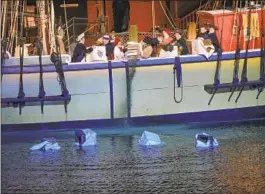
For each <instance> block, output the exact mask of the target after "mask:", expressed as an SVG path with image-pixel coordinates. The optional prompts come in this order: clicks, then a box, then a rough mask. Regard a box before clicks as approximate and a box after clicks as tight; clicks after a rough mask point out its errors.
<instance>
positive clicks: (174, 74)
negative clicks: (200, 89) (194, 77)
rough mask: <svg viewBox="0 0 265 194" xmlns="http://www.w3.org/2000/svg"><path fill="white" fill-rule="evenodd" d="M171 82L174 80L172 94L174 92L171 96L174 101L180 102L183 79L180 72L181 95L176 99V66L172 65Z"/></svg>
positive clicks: (182, 91) (182, 93) (182, 92)
mask: <svg viewBox="0 0 265 194" xmlns="http://www.w3.org/2000/svg"><path fill="white" fill-rule="evenodd" d="M173 82H174V84H173V90H174V91H173V94H174V96H173V98H174V101H175V102H176V103H181V102H182V100H183V95H184V85H183V81H182V72H180V83H181V85H180V88H181V91H180V92H181V96H180V99H179V100H177V99H176V66H174V70H173Z"/></svg>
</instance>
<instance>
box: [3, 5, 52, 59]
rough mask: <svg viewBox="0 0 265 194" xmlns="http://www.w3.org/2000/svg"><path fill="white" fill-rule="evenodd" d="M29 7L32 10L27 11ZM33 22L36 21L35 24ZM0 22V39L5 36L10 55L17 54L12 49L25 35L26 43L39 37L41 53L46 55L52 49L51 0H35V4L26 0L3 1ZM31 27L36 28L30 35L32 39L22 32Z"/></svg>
mask: <svg viewBox="0 0 265 194" xmlns="http://www.w3.org/2000/svg"><path fill="white" fill-rule="evenodd" d="M30 7H33V11H28V8H30ZM30 9H31V8H30ZM34 10H36V11H37V14H35V11H34ZM29 18H31V20H29ZM35 22H36V23H37V24H36V25H35ZM29 23H30V24H31V25H33V26H31V25H30V24H29ZM1 24H2V25H1V32H2V34H1V39H5V38H6V39H7V40H8V43H7V51H8V52H10V54H11V55H12V56H14V55H16V56H18V53H16V50H14V49H15V48H16V47H17V46H18V39H19V38H22V37H25V36H27V42H26V43H30V44H33V43H34V41H35V39H36V38H37V37H38V36H39V37H41V40H42V42H43V55H48V54H50V53H51V52H52V51H53V50H54V45H55V36H54V33H55V29H54V7H53V0H48V1H43V0H37V1H36V5H27V1H26V0H23V1H21V0H15V1H3V2H2V6H1ZM32 27H33V28H35V27H36V28H37V32H36V33H35V35H31V36H33V37H32V38H33V40H32V39H30V38H29V36H28V34H25V33H23V31H24V30H25V29H26V30H28V28H32ZM30 41H33V42H30ZM26 50H27V49H26ZM26 55H27V53H26Z"/></svg>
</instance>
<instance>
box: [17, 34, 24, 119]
mask: <svg viewBox="0 0 265 194" xmlns="http://www.w3.org/2000/svg"><path fill="white" fill-rule="evenodd" d="M24 43H25V39H24V38H22V37H21V38H20V43H19V44H20V47H19V55H20V64H19V65H20V75H19V91H18V98H24V97H25V93H24V88H23V60H24ZM21 108H22V104H21V103H19V114H20V115H21Z"/></svg>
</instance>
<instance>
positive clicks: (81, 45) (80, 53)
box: [72, 33, 93, 63]
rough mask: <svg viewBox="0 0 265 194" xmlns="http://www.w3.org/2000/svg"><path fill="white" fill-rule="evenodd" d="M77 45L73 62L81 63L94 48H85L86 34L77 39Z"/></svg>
mask: <svg viewBox="0 0 265 194" xmlns="http://www.w3.org/2000/svg"><path fill="white" fill-rule="evenodd" d="M77 42H78V43H77V44H76V46H75V49H74V52H73V56H72V62H73V63H74V62H81V61H82V60H83V59H84V57H85V55H86V54H88V53H91V52H92V51H93V48H92V47H89V48H86V46H85V34H84V33H82V34H80V35H79V36H78V37H77Z"/></svg>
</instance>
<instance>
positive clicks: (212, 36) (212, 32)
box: [208, 24, 221, 52]
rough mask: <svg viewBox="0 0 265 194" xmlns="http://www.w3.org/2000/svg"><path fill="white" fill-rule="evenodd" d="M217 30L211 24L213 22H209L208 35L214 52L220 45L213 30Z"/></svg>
mask: <svg viewBox="0 0 265 194" xmlns="http://www.w3.org/2000/svg"><path fill="white" fill-rule="evenodd" d="M216 30H218V28H217V27H216V26H215V25H213V24H209V33H208V34H209V37H210V39H211V42H212V45H213V46H214V52H217V51H218V50H219V49H220V48H221V47H220V44H219V41H218V38H217V36H216V33H215V31H216Z"/></svg>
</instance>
